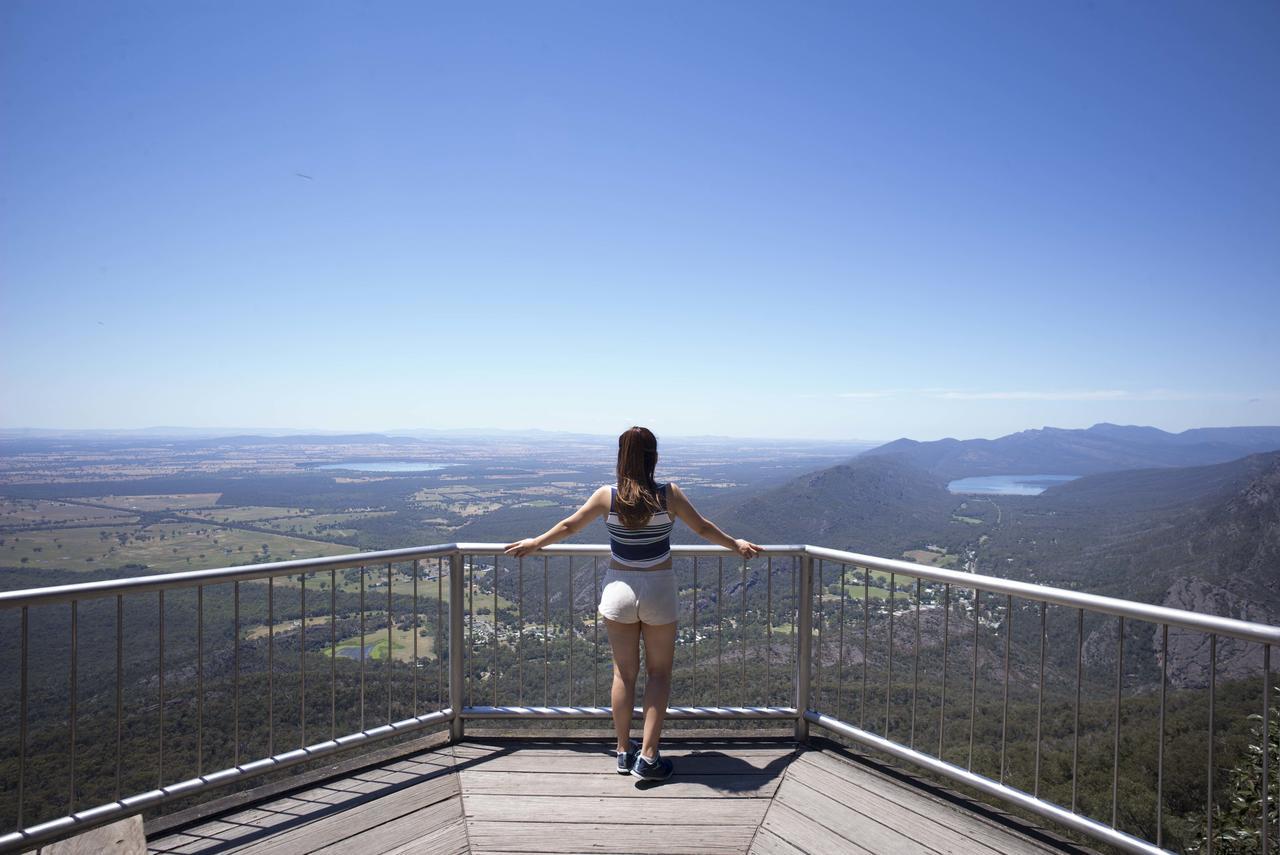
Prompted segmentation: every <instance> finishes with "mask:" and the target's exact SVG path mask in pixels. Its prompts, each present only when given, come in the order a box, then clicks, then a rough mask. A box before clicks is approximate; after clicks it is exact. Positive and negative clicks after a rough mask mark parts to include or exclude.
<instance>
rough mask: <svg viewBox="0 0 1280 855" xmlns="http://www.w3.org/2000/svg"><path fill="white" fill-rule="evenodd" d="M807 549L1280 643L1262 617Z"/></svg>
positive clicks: (811, 550) (875, 566)
mask: <svg viewBox="0 0 1280 855" xmlns="http://www.w3.org/2000/svg"><path fill="white" fill-rule="evenodd" d="M805 552H806V553H807V554H809V555H812V556H813V557H814V558H820V559H822V560H824V561H838V562H842V563H845V564H856V565H857V566H859V567H867V568H870V569H872V570H881V571H884V572H885V573H897V574H900V575H903V576H911V577H912V578H918V579H927V580H929V581H932V582H945V583H949V584H952V585H959V586H960V587H963V588H979V589H981V590H983V591H988V592H991V593H995V594H1010V595H1012V596H1015V597H1021V598H1023V599H1027V600H1035V601H1037V602H1042V603H1051V604H1053V605H1059V606H1070V607H1072V608H1078V609H1084V610H1085V611H1091V612H1102V613H1103V614H1109V615H1116V616H1118V617H1126V618H1132V619H1134V620H1140V621H1149V622H1151V623H1162V624H1168V625H1169V626H1176V627H1181V628H1183V629H1190V630H1195V631H1196V632H1208V633H1215V634H1217V635H1227V636H1231V637H1233V638H1240V639H1243V640H1245V641H1256V642H1258V643H1260V644H1280V627H1276V626H1268V625H1267V624H1264V623H1252V622H1250V621H1243V620H1236V619H1235V618H1226V617H1218V616H1217V615H1208V614H1202V613H1200V612H1191V611H1186V610H1185V609H1173V608H1169V607H1168V606H1155V605H1150V604H1148V603H1139V602H1135V601H1133V600H1122V599H1119V598H1116V597H1104V596H1102V595H1100V594H1089V593H1086V592H1084V591H1071V590H1068V589H1066V588H1054V587H1051V586H1049V585H1037V584H1035V583H1033V582H1017V581H1014V580H1012V579H1001V578H999V577H998V576H982V575H979V574H977V573H965V572H963V571H960V570H943V569H941V568H938V567H927V566H925V565H923V564H914V563H912V562H910V561H898V560H896V559H893V558H877V557H876V556H874V555H860V554H858V553H856V552H844V551H843V550H839V549H828V548H826V547H825V546H806V547H805Z"/></svg>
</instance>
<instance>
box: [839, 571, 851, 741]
mask: <svg viewBox="0 0 1280 855" xmlns="http://www.w3.org/2000/svg"><path fill="white" fill-rule="evenodd" d="M848 573H849V565H848V564H845V563H844V562H843V561H841V562H840V632H839V633H838V637H837V643H838V644H839V645H840V649H839V652H838V653H837V655H836V718H840V714H841V701H842V700H843V697H844V613H845V600H847V599H848V592H847V591H845V584H846V579H847V578H848Z"/></svg>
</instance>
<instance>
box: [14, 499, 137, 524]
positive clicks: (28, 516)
mask: <svg viewBox="0 0 1280 855" xmlns="http://www.w3.org/2000/svg"><path fill="white" fill-rule="evenodd" d="M137 519H138V517H137V516H136V515H134V514H130V513H126V512H125V511H120V510H113V509H110V508H93V507H89V506H87V505H75V504H68V503H66V502H50V501H46V500H44V499H29V500H23V499H0V528H13V527H17V526H31V525H69V524H75V523H79V524H81V525H84V524H86V523H90V524H92V523H102V522H113V523H116V522H134V521H136V520H137Z"/></svg>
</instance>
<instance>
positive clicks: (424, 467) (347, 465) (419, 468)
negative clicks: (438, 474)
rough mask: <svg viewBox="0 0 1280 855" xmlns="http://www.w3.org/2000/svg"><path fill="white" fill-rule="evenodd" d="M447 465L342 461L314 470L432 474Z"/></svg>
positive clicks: (397, 461) (400, 461) (407, 461)
mask: <svg viewBox="0 0 1280 855" xmlns="http://www.w3.org/2000/svg"><path fill="white" fill-rule="evenodd" d="M450 465H451V464H448V463H425V462H423V461H421V460H344V461H343V462H342V463H326V464H324V465H323V466H317V467H316V469H354V470H355V471H357V472H434V471H435V470H437V469H444V468H446V467H447V466H450Z"/></svg>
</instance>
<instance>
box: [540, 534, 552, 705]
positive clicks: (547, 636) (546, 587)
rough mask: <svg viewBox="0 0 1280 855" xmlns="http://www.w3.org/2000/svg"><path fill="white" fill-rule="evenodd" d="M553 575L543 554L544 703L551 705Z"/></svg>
mask: <svg viewBox="0 0 1280 855" xmlns="http://www.w3.org/2000/svg"><path fill="white" fill-rule="evenodd" d="M550 579H551V576H550V575H549V572H548V570H547V556H545V555H544V556H542V705H543V706H544V707H545V706H549V695H548V692H547V685H548V681H547V667H548V665H547V663H548V662H549V661H550V655H549V651H550V649H551V648H550V644H551V621H550V619H549V617H550V612H551V594H550V590H551V583H550Z"/></svg>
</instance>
